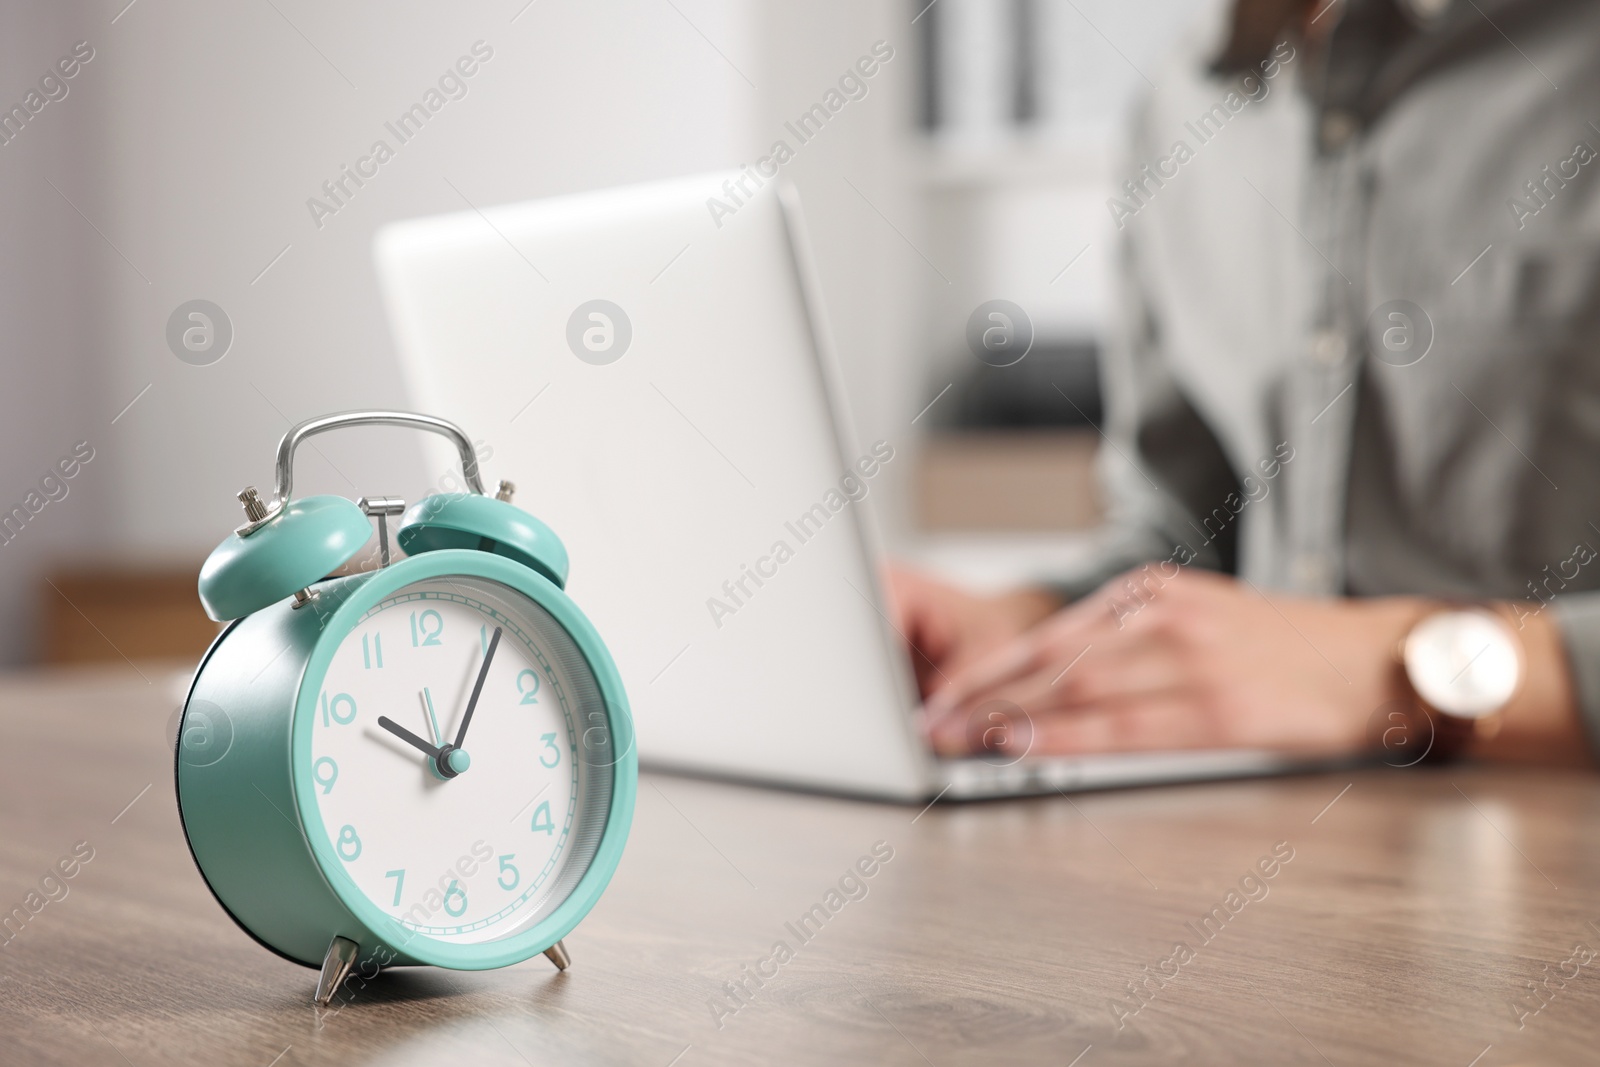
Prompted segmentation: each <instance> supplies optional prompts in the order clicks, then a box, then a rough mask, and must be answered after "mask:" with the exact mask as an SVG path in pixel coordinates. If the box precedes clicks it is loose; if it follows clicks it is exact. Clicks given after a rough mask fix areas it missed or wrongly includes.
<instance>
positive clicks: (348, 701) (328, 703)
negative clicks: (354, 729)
mask: <svg viewBox="0 0 1600 1067" xmlns="http://www.w3.org/2000/svg"><path fill="white" fill-rule="evenodd" d="M341 705H343V707H344V708H345V709H346V710H345V712H344V714H342V715H341V714H340V713H339V708H340V706H341ZM355 721H356V698H355V697H353V696H351V695H350V694H349V693H336V694H335V695H334V697H333V699H332V700H329V699H328V693H327V690H323V693H322V725H324V726H331V725H332V724H333V723H338V724H339V725H340V726H349V725H350V724H351V723H353V722H355Z"/></svg>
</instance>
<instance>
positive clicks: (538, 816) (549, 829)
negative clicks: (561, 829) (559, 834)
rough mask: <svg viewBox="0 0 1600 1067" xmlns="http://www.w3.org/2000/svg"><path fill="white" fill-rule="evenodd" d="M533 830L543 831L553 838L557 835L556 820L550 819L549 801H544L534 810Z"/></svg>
mask: <svg viewBox="0 0 1600 1067" xmlns="http://www.w3.org/2000/svg"><path fill="white" fill-rule="evenodd" d="M532 829H534V830H543V831H544V832H545V833H547V834H550V835H552V836H553V835H554V834H555V832H556V823H555V820H554V819H552V818H551V817H550V802H549V801H548V800H546V801H544V802H543V803H542V804H540V805H539V806H538V807H537V808H534V809H533V826H532Z"/></svg>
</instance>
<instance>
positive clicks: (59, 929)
mask: <svg viewBox="0 0 1600 1067" xmlns="http://www.w3.org/2000/svg"><path fill="white" fill-rule="evenodd" d="M145 673H146V674H147V675H148V676H149V678H150V681H149V683H148V684H147V683H146V682H145V681H144V680H142V679H141V678H140V677H139V676H138V675H136V674H135V673H134V672H133V671H130V670H128V669H127V668H125V667H124V668H122V669H121V670H116V671H112V670H106V671H99V672H78V673H72V674H59V675H28V676H14V677H11V678H9V679H6V680H5V681H4V683H3V684H0V736H3V737H5V738H6V739H7V745H6V757H5V764H6V767H5V771H4V772H3V773H0V911H9V910H10V909H11V908H12V907H14V906H16V905H18V904H22V903H24V901H25V898H26V896H27V894H28V893H29V892H30V891H33V890H36V889H37V887H38V883H39V881H40V879H41V877H43V876H44V875H45V874H46V873H48V871H49V870H50V869H51V868H52V867H53V866H54V865H55V864H56V863H57V861H58V860H59V859H61V858H62V857H67V856H70V855H71V854H72V852H73V849H74V847H75V846H76V847H78V848H79V852H80V855H81V854H82V853H83V852H84V851H85V850H86V849H92V852H93V858H92V859H90V860H89V861H88V862H87V863H82V864H81V865H79V867H78V869H77V871H76V874H75V876H74V877H73V878H72V879H70V881H67V882H66V883H65V885H66V888H67V895H66V896H65V897H62V898H60V899H57V900H53V901H50V902H48V903H47V904H46V905H45V906H44V907H43V908H42V909H41V910H40V911H39V912H38V913H37V914H36V915H33V916H32V919H31V920H30V921H29V923H28V924H27V925H26V926H25V927H24V928H23V929H22V931H21V933H20V934H18V935H17V936H16V937H15V938H14V939H13V940H11V941H10V942H9V944H7V945H6V946H5V947H4V948H3V949H0V1062H3V1063H5V1064H7V1065H11V1064H34V1063H59V1064H72V1065H74V1067H77V1065H83V1064H116V1065H118V1067H128V1065H134V1067H146V1065H151V1067H154V1065H158V1064H159V1065H179V1064H196V1065H206V1067H211V1065H215V1064H242V1065H247V1067H269V1065H273V1064H276V1065H278V1067H291V1065H304V1064H334V1063H339V1064H439V1063H465V1064H472V1065H474V1067H480V1065H481V1067H488V1065H495V1064H507V1065H512V1067H516V1065H523V1064H544V1063H564V1064H565V1063H596V1064H612V1063H615V1064H645V1065H655V1067H667V1065H669V1064H674V1065H679V1067H695V1065H699V1064H713V1063H727V1064H734V1063H737V1064H747V1063H759V1062H774V1063H790V1064H811V1063H817V1064H840V1063H863V1064H912V1065H917V1064H932V1065H936V1067H957V1065H964V1064H971V1065H977V1064H984V1065H987V1064H1011V1063H1049V1064H1060V1065H1076V1067H1101V1065H1109V1064H1152V1063H1179V1062H1182V1063H1193V1064H1239V1063H1260V1064H1330V1065H1335V1064H1336V1065H1339V1067H1346V1065H1352V1064H1386V1065H1394V1064H1429V1065H1435V1064H1450V1065H1459V1067H1468V1065H1469V1064H1472V1065H1474V1067H1491V1065H1505V1064H1528V1063H1593V1062H1595V1060H1596V1058H1597V1057H1600V1053H1597V1052H1596V1051H1595V1038H1596V1037H1597V1036H1600V1033H1597V1031H1600V1027H1597V1026H1596V1024H1595V1023H1594V1022H1593V1021H1592V1019H1593V1018H1594V1016H1595V1013H1596V1011H1597V1009H1600V993H1597V991H1600V982H1594V981H1591V980H1589V979H1590V977H1591V975H1592V974H1594V973H1596V972H1600V957H1597V956H1596V955H1595V953H1594V951H1593V950H1592V949H1591V948H1590V946H1594V947H1596V948H1600V926H1597V925H1595V924H1596V923H1600V896H1597V894H1596V892H1595V886H1596V885H1597V884H1600V848H1597V847H1596V846H1597V845H1600V777H1596V776H1594V775H1590V774H1580V773H1569V772H1523V771H1509V770H1492V769H1465V768H1458V769H1452V770H1446V771H1422V772H1417V771H1410V772H1399V771H1363V772H1359V773H1355V774H1345V775H1338V776H1317V777H1306V778H1295V779H1284V780H1273V781H1247V782H1230V783H1221V784H1211V785H1195V786H1180V787H1171V788H1160V789H1143V790H1129V791H1123V792H1106V793H1098V794H1081V795H1077V796H1075V797H1072V798H1070V799H1069V798H1066V797H1059V796H1058V797H1050V798H1042V799H1035V800H1025V801H1001V802H989V803H983V804H968V805H940V806H938V807H934V808H932V809H929V810H925V811H921V812H919V811H917V810H916V809H915V808H914V807H911V808H908V807H900V806H894V805H888V804H874V803H859V802H853V801H846V800H839V799H831V798H826V797H815V796H804V795H799V794H794V793H785V792H778V791H768V790H760V789H751V788H743V787H737V786H731V785H724V784H715V783H707V782H699V781H694V780H690V779H684V778H676V777H667V776H663V775H648V776H646V777H645V780H644V781H643V782H642V784H641V787H640V791H639V807H638V814H637V816H636V817H635V821H634V827H633V834H632V837H631V839H630V841H629V844H628V851H627V854H626V856H625V857H624V858H623V861H622V865H621V868H620V869H619V870H618V872H617V876H616V879H615V881H614V882H613V884H612V887H611V889H610V890H609V891H608V892H607V894H606V895H605V897H604V898H603V899H602V901H601V902H600V904H599V906H598V907H597V908H596V909H595V910H594V912H593V913H592V914H591V915H590V916H589V918H588V919H587V920H586V921H585V922H584V923H583V925H581V926H580V927H579V928H578V929H577V930H576V931H575V932H574V933H573V934H572V936H571V937H569V938H568V939H567V944H568V947H569V948H570V949H571V951H572V955H573V959H574V965H573V967H572V969H571V970H570V971H568V972H567V973H565V974H557V973H556V972H555V970H554V969H553V968H551V966H550V965H549V964H548V963H547V962H546V961H545V960H543V959H542V958H539V959H535V960H533V961H530V962H528V963H525V964H522V965H520V966H516V967H511V968H508V969H506V970H503V971H494V972H485V973H455V972H449V971H441V970H434V969H422V968H411V969H397V970H394V971H389V972H385V973H383V974H382V975H380V976H379V977H378V978H377V979H375V980H373V981H372V982H371V983H369V984H368V985H367V986H366V987H365V988H364V989H362V990H360V991H359V992H355V993H353V994H352V996H351V999H350V1002H349V1003H348V1005H347V1006H344V1007H343V1008H342V1009H340V1010H332V1009H330V1010H327V1011H318V1010H317V1009H315V1008H314V1007H313V1006H312V1004H311V991H312V986H313V984H314V978H315V976H314V975H313V973H312V972H311V971H309V970H306V969H304V968H301V967H297V966H295V965H293V964H290V963H286V962H284V961H283V960H280V959H278V958H277V957H275V956H273V955H271V954H269V953H268V952H266V951H265V950H264V949H262V948H260V947H258V946H257V945H256V944H255V943H254V942H252V941H251V940H250V939H249V938H248V937H246V936H245V935H244V934H243V933H241V932H240V931H239V930H238V929H237V928H236V927H235V926H234V925H233V923H232V922H231V921H230V920H229V919H228V918H227V916H226V915H225V914H224V913H223V912H222V910H221V909H220V908H219V907H218V905H217V904H216V903H215V901H213V900H212V898H211V896H210V895H209V893H208V892H207V890H206V887H205V885H204V884H203V883H202V882H201V879H200V876H199V874H198V873H197V872H196V871H195V869H194V866H193V864H192V862H191V861H190V858H189V855H188V852H187V850H186V848H185V846H184V842H183V839H182V836H181V832H180V830H179V824H178V817H177V812H176V808H175V804H174V799H173V789H172V754H171V749H170V747H169V742H168V741H167V733H168V730H169V728H170V724H171V723H172V721H173V719H172V716H173V710H174V705H175V702H176V697H175V694H174V687H173V684H172V677H171V676H170V675H169V674H168V673H165V672H158V671H155V670H154V669H150V668H146V669H145ZM79 842H86V843H87V844H86V845H84V846H80V845H79ZM880 842H881V844H880ZM875 846H876V848H877V850H878V856H879V857H881V856H883V855H886V854H888V853H889V852H890V851H891V850H892V858H889V859H888V860H886V861H880V862H878V863H876V865H874V864H872V863H868V864H866V865H865V866H867V867H869V868H871V869H872V870H873V874H872V877H870V878H859V879H857V880H850V879H848V878H845V876H846V875H847V873H848V872H850V871H851V870H852V868H853V867H854V866H855V865H856V864H857V863H858V861H859V860H860V859H861V858H862V857H870V856H872V855H873V850H874V847H875ZM1275 850H1276V853H1275ZM1264 858H1265V860H1266V862H1265V863H1264V864H1263V863H1262V861H1263V859H1264ZM1263 869H1265V870H1266V871H1269V872H1270V873H1271V877H1263V875H1262V873H1261V871H1262V870H1263ZM841 879H844V882H843V889H844V891H843V892H841V891H840V885H841ZM830 891H832V892H834V893H835V894H837V895H835V896H833V897H831V898H830V897H829V893H830ZM1230 894H1232V895H1231V896H1230ZM57 895H59V893H58V894H57ZM852 898H853V899H852ZM814 905H820V906H821V911H822V914H824V915H826V916H827V917H826V920H825V921H820V920H813V922H812V923H811V924H809V925H807V926H806V927H805V929H804V934H805V936H803V937H802V936H797V931H796V929H795V928H794V927H795V925H796V924H797V923H798V921H799V920H800V918H801V917H802V916H804V915H806V914H808V913H810V912H811V909H812V908H813V906H814ZM830 905H832V906H834V907H835V908H836V910H834V911H829V907H830ZM1214 909H1215V910H1214ZM1208 915H1209V916H1210V918H1209V920H1208V919H1207V918H1206V917H1207V916H1208ZM0 936H3V935H0ZM778 942H783V943H785V945H786V946H787V951H784V952H778V951H775V946H776V944H777V943H778ZM1178 943H1182V945H1183V946H1184V947H1183V950H1181V951H1175V945H1177V944H1178ZM752 974H765V975H767V977H765V978H761V979H760V985H759V986H758V985H757V979H755V978H752V977H750V976H751V975H752ZM1563 975H1564V976H1565V977H1563ZM741 981H742V982H744V983H745V985H744V992H742V993H740V994H739V997H740V999H733V997H732V996H730V994H729V993H728V989H730V988H733V987H734V986H735V985H736V984H737V983H739V982H741ZM1533 982H1539V983H1541V985H1540V987H1539V991H1538V992H1537V993H1536V992H1535V991H1534V989H1533V988H1532V987H1531V986H1530V985H1529V983H1533ZM1130 983H1136V984H1137V986H1138V988H1137V989H1135V988H1133V987H1132V986H1130ZM1519 1003H1520V1004H1521V1005H1522V1007H1521V1008H1520V1009H1519V1008H1517V1006H1516V1005H1518V1004H1519ZM1535 1008H1538V1009H1540V1010H1538V1011H1537V1013H1535V1012H1534V1009H1535ZM1519 1017H1520V1021H1521V1024H1522V1025H1521V1028H1520V1029H1519V1025H1518V1024H1519ZM1486 1050H1487V1051H1486ZM1475 1057H1476V1059H1475Z"/></svg>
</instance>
